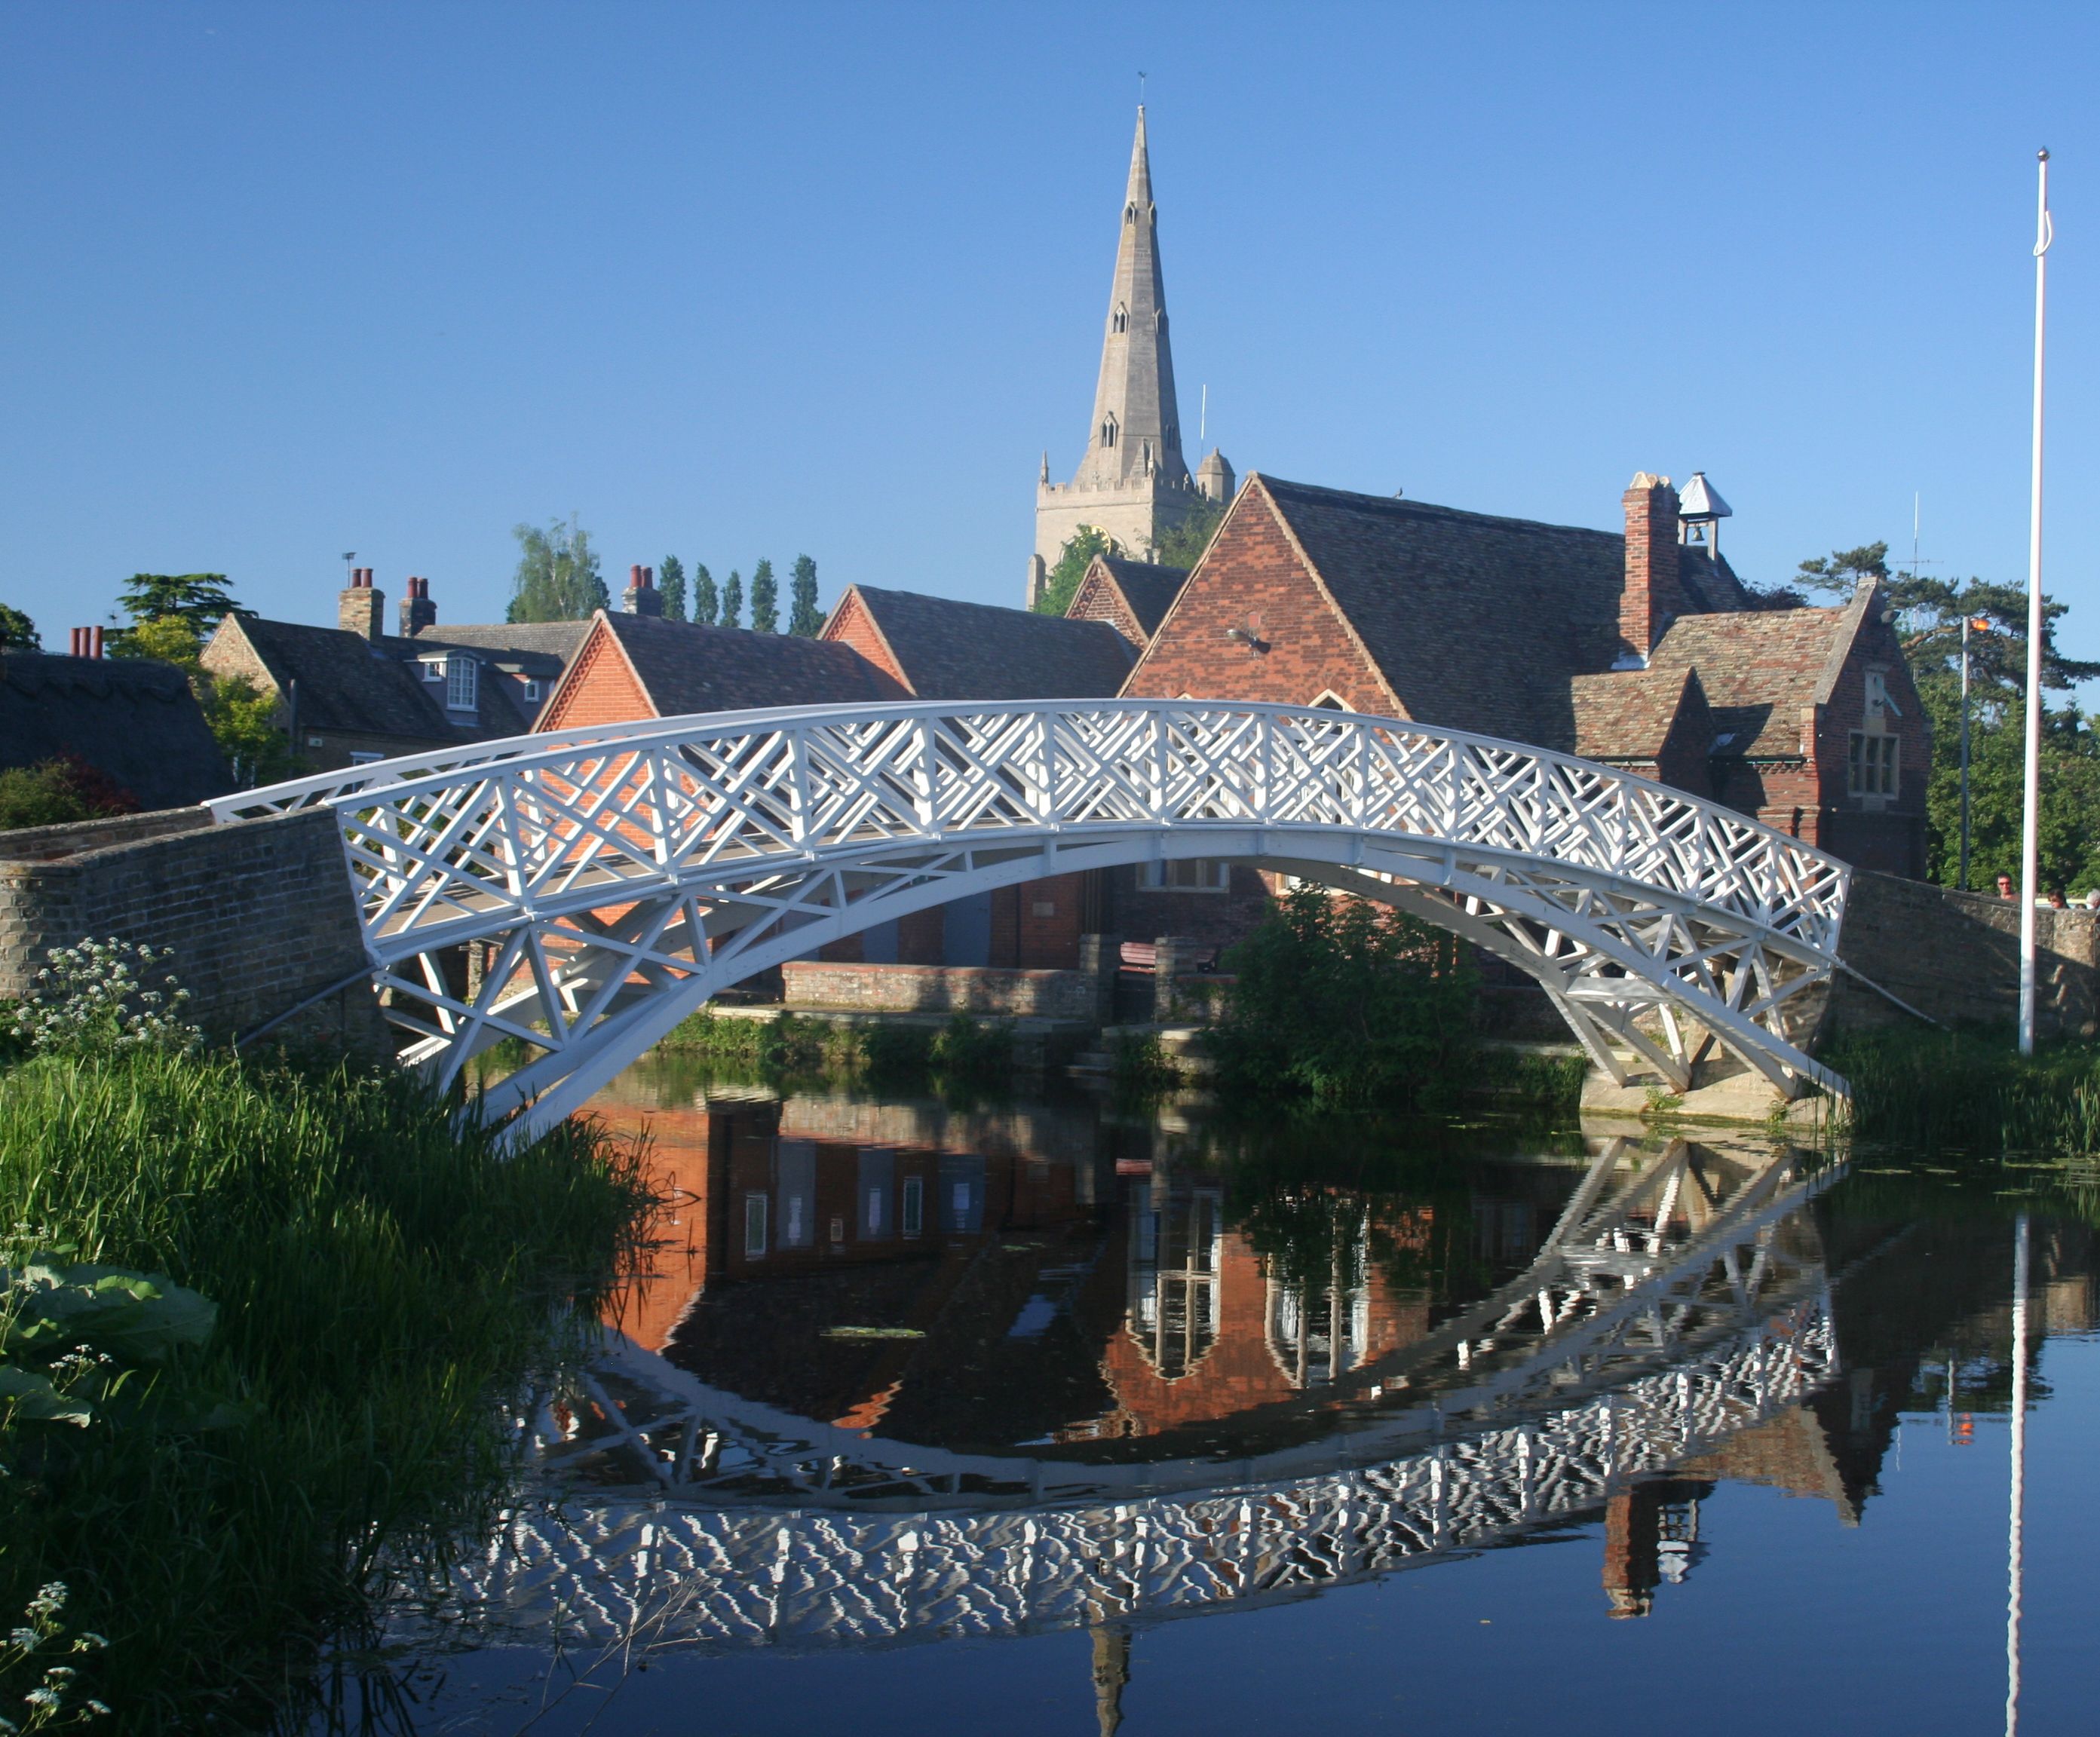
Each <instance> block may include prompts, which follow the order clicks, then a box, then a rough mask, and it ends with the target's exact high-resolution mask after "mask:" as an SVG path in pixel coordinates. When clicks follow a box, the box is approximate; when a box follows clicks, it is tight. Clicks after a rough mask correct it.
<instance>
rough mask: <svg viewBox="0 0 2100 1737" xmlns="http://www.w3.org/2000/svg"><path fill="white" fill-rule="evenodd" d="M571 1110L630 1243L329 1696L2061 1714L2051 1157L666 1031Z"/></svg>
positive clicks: (1477, 1725) (649, 1722)
mask: <svg viewBox="0 0 2100 1737" xmlns="http://www.w3.org/2000/svg"><path fill="white" fill-rule="evenodd" d="M598 1108H599V1110H600V1112H601V1113H603V1114H605V1115H607V1116H608V1117H609V1118H611V1119H612V1120H613V1121H614V1122H616V1123H619V1124H620V1125H622V1126H632V1127H642V1126H646V1127H647V1128H648V1130H649V1131H650V1133H651V1138H652V1140H653V1141H654V1146H655V1154H656V1158H655V1162H656V1163H657V1165H658V1167H659V1174H660V1179H661V1180H662V1182H663V1183H664V1185H665V1186H666V1187H667V1188H671V1189H673V1190H674V1191H675V1193H674V1197H673V1198H674V1205H673V1207H672V1209H671V1210H669V1211H668V1213H667V1215H666V1218H665V1221H664V1223H662V1224H661V1225H660V1226H659V1228H658V1233H657V1234H658V1237H659V1238H660V1241H659V1244H658V1246H657V1248H656V1250H655V1256H654V1259H653V1260H652V1262H651V1267H650V1270H649V1272H646V1274H644V1275H642V1276H639V1277H638V1278H637V1281H636V1282H635V1283H634V1285H633V1286H632V1287H631V1288H630V1289H629V1290H628V1291H627V1292H626V1293H625V1294H623V1296H622V1298H620V1303H619V1304H618V1307H617V1308H616V1309H615V1312H614V1313H615V1325H616V1327H617V1329H619V1330H618V1331H617V1332H616V1333H613V1334H609V1336H608V1338H607V1345H606V1347H605V1350H604V1351H603V1353H602V1355H601V1356H598V1357H597V1358H596V1359H595V1360H593V1363H592V1364H590V1365H589V1367H588V1368H586V1369H581V1370H579V1371H576V1372H571V1373H570V1374H568V1375H567V1376H565V1377H564V1378H562V1379H561V1380H560V1381H559V1382H558V1383H556V1384H554V1385H552V1386H550V1387H549V1388H548V1389H547V1390H546V1391H544V1392H541V1393H539V1394H537V1395H535V1396H534V1398H533V1400H532V1403H531V1404H528V1405H527V1406H525V1407H524V1408H523V1409H521V1411H520V1413H519V1418H518V1427H519V1430H520V1435H521V1441H522V1442H523V1447H524V1451H525V1453H526V1454H527V1459H528V1461H529V1464H530V1467H531V1469H530V1470H529V1471H528V1472H527V1474H526V1475H524V1476H523V1479H522V1480H521V1483H520V1485H519V1488H518V1492H517V1493H516V1496H515V1497H514V1500H513V1501H511V1502H510V1505H509V1506H508V1507H507V1508H506V1510H505V1513H504V1514H503V1516H502V1519H501V1523H500V1524H499V1525H498V1526H496V1528H494V1529H493V1530H492V1533H491V1535H490V1536H487V1537H485V1538H479V1539H474V1540H470V1541H468V1543H467V1545H466V1548H465V1550H464V1552H463V1554H462V1556H461V1559H460V1560H459V1561H457V1563H453V1564H452V1565H450V1567H449V1568H448V1570H447V1571H446V1572H443V1573H442V1574H440V1575H439V1576H436V1578H435V1580H434V1581H433V1582H432V1583H431V1584H430V1585H426V1586H425V1587H424V1588H422V1589H419V1590H418V1591H417V1592H416V1594H414V1595H413V1596H411V1595H409V1594H406V1593H404V1596H403V1597H402V1598H401V1599H400V1600H399V1603H398V1605H397V1606H396V1607H395V1609H394V1610H393V1611H392V1612H391V1613H390V1619H389V1622H388V1647H387V1649H386V1654H385V1657H384V1662H383V1663H382V1664H381V1665H379V1666H377V1667H375V1668H374V1669H373V1670H372V1671H371V1673H369V1674H368V1676H367V1677H365V1678H364V1681H363V1682H362V1684H361V1685H360V1690H359V1692H358V1695H356V1696H355V1697H353V1698H352V1701H354V1706H353V1705H352V1704H351V1702H350V1701H346V1712H345V1713H344V1719H343V1722H345V1723H346V1724H356V1723H364V1724H367V1725H368V1726H384V1727H386V1728H387V1729H390V1730H416V1731H418V1732H432V1733H435V1732H474V1733H480V1732H488V1733H521V1732H527V1731H530V1732H533V1733H539V1734H545V1737H557V1734H581V1733H584V1732H587V1731H589V1732H601V1733H607V1734H617V1737H642V1734H645V1733H673V1732H679V1733H683V1732H704V1733H709V1734H721V1737H729V1734H748V1737H787V1734H801V1733H809V1732H817V1731H828V1730H840V1729H847V1730H853V1731H854V1732H855V1733H857V1734H862V1737H871V1734H876V1733H890V1732H895V1733H900V1734H910V1737H946V1734H950V1733H953V1734H957V1737H960V1734H966V1733H968V1734H974V1733H977V1732H982V1731H997V1732H999V1733H1002V1734H1005V1737H1031V1734H1035V1733H1043V1734H1051V1733H1057V1734H1077V1733H1083V1732H1094V1731H1100V1732H1109V1731H1115V1730H1121V1731H1123V1732H1126V1733H1128V1734H1131V1737H1165V1734H1169V1733H1172V1734H1181V1733H1191V1734H1193V1733H1203V1734H1207V1737H1216V1734H1220V1733H1238V1732H1246V1733H1264V1734H1268V1733H1286V1732H1297V1731H1304V1730H1380V1731H1387V1730H1390V1731H1395V1732H1429V1731H1436V1732H1440V1733H1449V1732H1461V1733H1462V1732H1476V1731H1478V1732H1501V1731H1511V1732H1519V1731H1523V1732H1529V1731H1533V1730H1540V1729H1543V1728H1547V1727H1549V1726H1550V1727H1551V1729H1552V1730H1555V1731H1556V1732H1560V1733H1568V1734H1575V1733H1586V1732H1597V1733H1606V1732H1609V1733H1612V1734H1615V1737H1624V1734H1626V1733H1646V1732H1665V1731H1669V1732H1676V1731H1680V1730H1698V1731H1701V1732H1702V1733H1730V1732H1737V1731H1740V1732H1745V1733H1749V1732H1755V1733H1758V1737H1766V1734H1767V1733H1769V1731H1770V1730H1772V1729H1773V1728H1774V1727H1775V1726H1777V1727H1779V1728H1781V1729H1784V1730H1787V1731H1788V1732H1789V1733H1791V1734H1800V1737H1806V1734H1810V1733H1820V1732H1825V1731H1828V1732H1841V1731H1842V1732H1846V1733H1856V1732H1880V1731H1891V1732H1893V1731H1904V1732H1916V1731H1931V1732H1970V1731H1978V1732H1981V1731H1997V1730H2011V1729H2014V1728H2017V1729H2019V1730H2026V1731H2028V1732H2032V1733H2042V1732H2070V1731H2080V1732H2083V1731H2087V1730H2091V1729H2093V1726H2094V1723H2095V1720H2096V1717H2097V1716H2096V1713H2095V1704H2096V1691H2100V1650H2096V1647H2095V1645H2094V1638H2095V1637H2094V1632H2093V1631H2094V1625H2095V1622H2096V1620H2100V1617H2096V1612H2100V1501H2096V1499H2095V1494H2094V1477H2093V1473H2094V1466H2095V1460H2094V1451H2093V1444H2094V1443H2095V1441H2096V1439H2100V1434H2097V1433H2096V1431H2100V1342H2096V1337H2095V1332H2094V1327H2095V1300H2096V1299H2095V1290H2094V1267H2095V1262H2096V1254H2100V1251H2097V1250H2096V1244H2095V1234H2094V1232H2093V1230H2091V1229H2090V1228H2089V1224H2090V1223H2092V1222H2093V1221H2094V1219H2095V1216H2096V1215H2094V1214H2093V1212H2092V1211H2091V1210H2089V1206H2088V1205H2087V1203H2086V1202H2085V1199H2084V1198H2083V1197H2081V1196H2080V1195H2078V1194H2077V1193H2076V1192H2074V1191H2067V1189H2066V1188H2063V1186H2061V1185H2060V1184H2058V1180H2057V1179H2055V1177H2054V1175H2053V1173H2049V1172H2045V1171H2043V1170H2019V1169H2006V1168H2001V1167H1998V1166H1991V1167H1990V1168H1989V1169H1988V1171H1985V1172H1983V1173H1980V1174H1979V1173H1977V1172H1975V1171H1974V1170H1970V1169H1967V1168H1965V1167H1964V1166H1961V1165H1959V1164H1957V1163H1954V1162H1951V1161H1949V1162H1935V1163H1930V1164H1928V1163H1926V1162H1921V1161H1918V1160H1916V1159H1914V1158H1911V1157H1906V1156H1904V1155H1894V1156H1891V1155H1888V1154H1881V1155H1877V1156H1875V1157H1859V1158H1855V1159H1853V1160H1852V1161H1851V1162H1830V1161H1829V1160H1826V1159H1824V1158H1822V1157H1816V1156H1814V1155H1811V1154H1809V1153H1804V1152H1801V1151H1798V1150H1794V1149H1791V1148H1786V1147H1785V1146H1776V1145H1774V1144H1771V1143H1770V1142H1769V1141H1767V1140H1762V1139H1749V1138H1743V1137H1741V1136H1740V1135H1735V1134H1723V1133H1720V1132H1718V1131H1714V1132H1712V1133H1710V1134H1702V1135H1700V1136H1699V1137H1697V1138H1696V1139H1694V1140H1674V1139H1667V1138H1655V1137H1650V1138H1647V1139H1642V1138H1639V1137H1637V1136H1636V1137H1626V1135H1625V1134H1624V1133H1623V1131H1621V1133H1620V1134H1617V1135H1615V1134H1613V1133H1612V1132H1611V1131H1608V1130H1604V1129H1593V1130H1591V1131H1588V1132H1586V1133H1579V1134H1578V1133H1577V1132H1575V1131H1562V1132H1553V1131H1536V1130H1526V1129H1524V1128H1521V1127H1519V1126H1514V1125H1500V1124H1493V1123H1489V1124H1485V1125H1475V1126H1437V1127H1418V1126H1417V1127H1405V1126H1400V1127H1384V1128H1366V1127H1364V1126H1340V1127H1336V1126H1254V1127H1248V1126H1231V1125H1227V1124H1221V1123H1220V1122H1215V1121H1214V1120H1213V1121H1206V1120H1205V1119H1203V1118H1201V1117H1198V1116H1194V1115H1193V1114H1191V1113H1176V1112H1173V1111H1171V1110H1170V1111H1168V1112H1166V1113H1160V1114H1156V1115H1150V1116H1145V1115H1132V1116H1120V1117H1119V1116H1118V1115H1116V1114H1114V1113H1110V1111H1108V1110H1106V1109H1103V1108H1101V1106H1099V1105H1098V1104H1096V1103H1095V1102H1094V1101H1092V1100H1088V1099H1086V1098H1083V1097H1076V1096H1075V1097H1071V1098H1069V1099H1066V1098H1060V1099H1055V1100H1050V1101H1043V1102H1024V1103H1013V1104H976V1105H973V1104H955V1103H942V1102H940V1101H936V1100H924V1101H898V1100H875V1099H871V1098H867V1097H864V1096H854V1095H851V1094H848V1093H845V1092H826V1091H801V1092H797V1091H790V1092H788V1093H787V1095H786V1096H784V1097H783V1096H779V1095H777V1094H774V1093H772V1092H770V1091H765V1090H763V1089H761V1088H759V1087H749V1086H734V1085H726V1084H723V1083H721V1082H718V1081H717V1082H711V1081H709V1080H708V1079H706V1078H701V1077H699V1076H696V1075H695V1074H691V1073H690V1072H688V1071H685V1070H682V1069H680V1068H679V1067H677V1065H675V1064H673V1063H670V1062H667V1061H664V1060H660V1059H652V1060H650V1061H647V1062H645V1063H643V1064H642V1065H640V1066H638V1067H637V1068H636V1069H633V1070H631V1071H630V1072H629V1074H627V1075H626V1076H624V1077H623V1078H621V1079H620V1081H618V1082H615V1085H614V1086H613V1087H611V1088H610V1089H609V1090H608V1091H607V1093H606V1094H605V1095H604V1096H603V1097H602V1100H601V1101H600V1104H599V1105H598ZM2016 1393H2018V1394H2020V1395H2023V1397H2024V1402H2025V1407H2024V1410H2023V1413H2022V1414H2021V1415H2022V1417H2023V1427H2022V1428H2021V1429H2019V1430H2018V1431H2015V1429H2014V1426H2013V1416H2014V1397H2015V1395H2016ZM2016 1492H2017V1494H2016Z"/></svg>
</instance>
